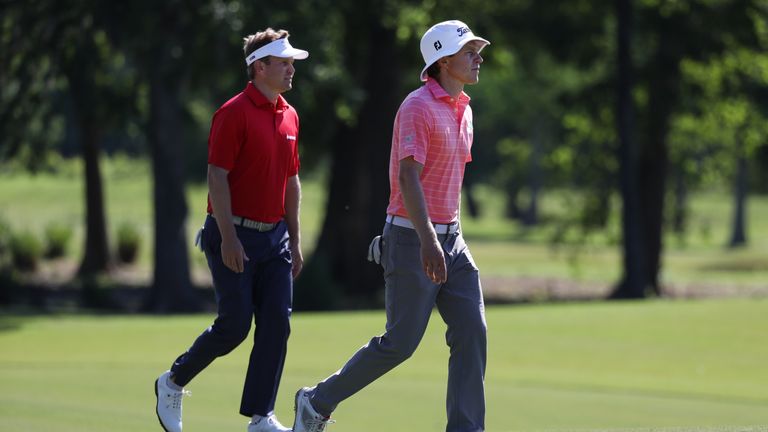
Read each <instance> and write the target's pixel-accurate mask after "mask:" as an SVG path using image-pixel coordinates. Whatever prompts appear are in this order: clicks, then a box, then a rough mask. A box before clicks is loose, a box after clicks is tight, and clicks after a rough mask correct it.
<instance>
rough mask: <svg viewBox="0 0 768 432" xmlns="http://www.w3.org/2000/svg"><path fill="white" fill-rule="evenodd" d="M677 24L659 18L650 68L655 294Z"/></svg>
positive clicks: (648, 168)
mask: <svg viewBox="0 0 768 432" xmlns="http://www.w3.org/2000/svg"><path fill="white" fill-rule="evenodd" d="M675 25H676V23H675V22H674V21H672V20H667V19H660V20H659V25H658V29H659V41H658V46H657V48H656V53H655V56H654V60H653V66H652V68H651V70H650V71H649V100H648V115H647V117H648V126H647V131H648V137H647V142H646V145H645V147H644V151H643V152H642V155H641V165H640V173H639V174H640V184H641V185H643V186H644V187H643V188H642V189H641V191H642V193H641V199H640V204H641V208H642V210H643V212H644V219H645V232H644V233H643V237H644V238H645V239H646V240H647V242H648V243H647V249H646V263H647V265H648V267H647V268H646V278H647V281H648V284H649V286H650V288H651V289H652V290H653V292H655V293H656V294H660V293H661V284H660V281H659V274H660V272H661V257H662V254H663V225H664V223H663V220H664V201H665V199H664V198H665V192H666V179H667V168H668V164H669V151H668V146H667V135H668V132H669V122H670V118H671V117H672V112H673V109H674V107H675V106H676V105H677V101H678V97H679V80H680V69H679V65H678V63H679V61H680V55H681V54H680V53H681V49H680V48H679V46H678V44H679V43H680V41H677V40H675V38H674V37H673V36H672V35H671V34H672V32H673V30H672V28H673V27H674V26H675Z"/></svg>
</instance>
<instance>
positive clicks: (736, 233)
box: [728, 154, 748, 248]
mask: <svg viewBox="0 0 768 432" xmlns="http://www.w3.org/2000/svg"><path fill="white" fill-rule="evenodd" d="M747 188H748V186H747V158H746V157H745V156H744V155H743V154H740V155H739V157H738V161H737V162H736V181H735V184H734V190H733V222H732V224H731V227H732V231H731V241H730V242H728V247H729V248H737V247H741V246H745V245H746V244H747V233H746V226H747V221H746V218H747V214H746V206H747Z"/></svg>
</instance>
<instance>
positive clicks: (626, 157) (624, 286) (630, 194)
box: [610, 0, 647, 298]
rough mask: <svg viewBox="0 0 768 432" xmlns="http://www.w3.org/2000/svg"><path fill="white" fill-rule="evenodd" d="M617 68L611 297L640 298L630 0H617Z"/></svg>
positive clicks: (641, 268) (643, 277) (642, 276)
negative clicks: (619, 248)
mask: <svg viewBox="0 0 768 432" xmlns="http://www.w3.org/2000/svg"><path fill="white" fill-rule="evenodd" d="M616 11H617V15H618V71H617V84H618V88H617V93H618V98H617V105H618V106H617V113H618V115H617V128H618V132H619V133H618V135H619V162H620V164H619V173H620V188H621V197H622V220H621V221H622V235H623V239H624V242H623V267H624V275H623V277H622V280H621V281H620V282H619V283H618V285H617V286H616V287H615V288H614V290H613V292H612V293H611V296H610V297H611V298H641V297H643V296H644V294H645V286H646V283H647V282H646V272H645V256H646V255H645V247H646V245H645V241H644V238H643V236H642V235H641V232H642V226H643V217H642V214H641V213H640V202H639V185H638V175H637V174H638V154H639V150H638V148H637V144H636V141H635V138H634V120H635V118H634V116H635V113H634V102H633V100H632V86H633V73H632V60H631V58H632V57H631V44H630V41H631V37H632V1H631V0H617V2H616Z"/></svg>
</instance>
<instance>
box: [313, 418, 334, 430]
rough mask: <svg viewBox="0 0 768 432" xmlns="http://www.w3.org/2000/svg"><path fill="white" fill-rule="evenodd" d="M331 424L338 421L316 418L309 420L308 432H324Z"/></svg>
mask: <svg viewBox="0 0 768 432" xmlns="http://www.w3.org/2000/svg"><path fill="white" fill-rule="evenodd" d="M331 423H336V420H331V418H330V417H316V418H311V419H308V420H307V423H306V426H307V432H323V431H324V430H325V427H326V426H328V425H329V424H331Z"/></svg>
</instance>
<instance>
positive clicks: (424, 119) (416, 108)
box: [393, 99, 430, 165]
mask: <svg viewBox="0 0 768 432" xmlns="http://www.w3.org/2000/svg"><path fill="white" fill-rule="evenodd" d="M429 118H430V117H429V115H428V112H427V109H426V107H425V106H424V104H422V103H419V102H418V101H416V100H413V99H411V100H407V101H405V102H404V103H403V105H402V106H401V107H400V110H399V111H398V113H397V116H396V117H395V133H394V134H393V136H395V137H396V140H397V141H396V142H395V145H396V146H397V150H398V160H403V159H405V158H407V157H411V156H412V157H413V159H414V160H415V161H416V162H418V163H420V164H422V165H424V163H425V162H426V160H427V150H428V147H429V137H430V122H429Z"/></svg>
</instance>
